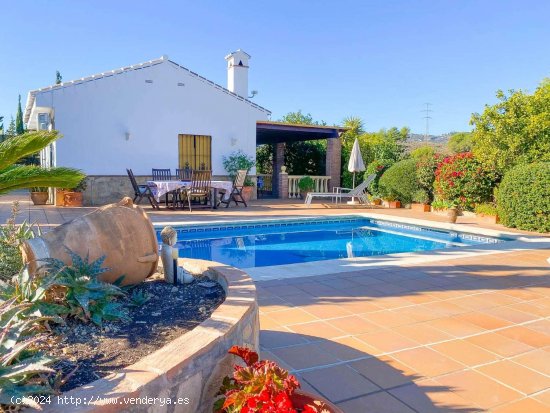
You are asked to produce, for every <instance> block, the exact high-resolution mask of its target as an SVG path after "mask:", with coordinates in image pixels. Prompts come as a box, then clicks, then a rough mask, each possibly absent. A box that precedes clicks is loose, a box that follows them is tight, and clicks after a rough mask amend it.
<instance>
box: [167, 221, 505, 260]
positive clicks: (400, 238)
mask: <svg viewBox="0 0 550 413" xmlns="http://www.w3.org/2000/svg"><path fill="white" fill-rule="evenodd" d="M175 229H176V230H177V232H178V243H177V245H176V246H177V248H179V255H180V257H186V258H198V259H204V260H211V261H217V262H221V263H224V264H228V265H232V266H235V267H239V268H252V267H265V266H273V265H284V264H296V263H304V262H312V261H323V260H332V259H339V258H354V257H368V256H374V255H385V254H393V253H401V252H414V251H428V250H437V249H442V248H455V247H461V246H466V245H476V244H488V243H498V242H502V241H504V239H501V238H492V237H487V236H480V235H474V234H469V233H462V232H453V231H445V230H440V229H434V228H427V227H420V226H415V225H409V224H401V223H395V222H390V221H384V220H379V219H372V218H363V217H338V218H315V219H284V220H269V221H256V222H235V223H221V224H220V223H217V224H202V225H198V224H197V225H185V226H177V227H175ZM160 230H161V228H158V229H157V235H158V234H159V233H160ZM159 239H160V237H159Z"/></svg>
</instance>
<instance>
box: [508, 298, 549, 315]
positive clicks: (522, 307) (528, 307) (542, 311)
mask: <svg viewBox="0 0 550 413" xmlns="http://www.w3.org/2000/svg"><path fill="white" fill-rule="evenodd" d="M508 307H510V308H513V309H514V310H519V311H524V312H526V313H530V314H534V315H536V316H538V317H548V314H549V311H548V309H547V308H544V307H541V306H539V305H537V304H536V302H535V301H529V302H523V303H518V304H512V305H509V306H508Z"/></svg>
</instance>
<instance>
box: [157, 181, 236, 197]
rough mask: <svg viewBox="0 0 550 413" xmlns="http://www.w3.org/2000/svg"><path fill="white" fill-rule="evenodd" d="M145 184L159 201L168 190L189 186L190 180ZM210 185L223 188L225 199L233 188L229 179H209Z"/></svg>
mask: <svg viewBox="0 0 550 413" xmlns="http://www.w3.org/2000/svg"><path fill="white" fill-rule="evenodd" d="M147 185H148V186H149V188H151V192H152V193H153V196H154V197H155V199H156V200H157V202H160V198H161V197H162V196H163V195H165V194H167V193H168V192H172V191H175V190H176V189H180V188H184V187H189V186H191V181H147ZM210 186H212V188H217V189H225V196H224V199H225V200H227V199H228V198H229V195H230V193H231V189H233V183H232V182H231V181H211V182H210Z"/></svg>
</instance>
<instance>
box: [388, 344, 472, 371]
mask: <svg viewBox="0 0 550 413" xmlns="http://www.w3.org/2000/svg"><path fill="white" fill-rule="evenodd" d="M392 357H393V358H395V359H397V360H398V361H400V362H402V363H403V364H406V365H408V366H410V367H412V368H413V370H415V371H417V372H418V373H419V374H421V375H422V376H424V377H435V376H440V375H442V374H446V373H451V372H453V371H457V370H462V369H464V368H465V366H464V365H463V364H461V363H459V362H457V361H455V360H453V359H451V358H449V357H447V356H444V355H443V354H441V353H438V352H437V351H434V350H432V349H429V348H415V349H411V350H405V351H400V352H398V353H394V354H392Z"/></svg>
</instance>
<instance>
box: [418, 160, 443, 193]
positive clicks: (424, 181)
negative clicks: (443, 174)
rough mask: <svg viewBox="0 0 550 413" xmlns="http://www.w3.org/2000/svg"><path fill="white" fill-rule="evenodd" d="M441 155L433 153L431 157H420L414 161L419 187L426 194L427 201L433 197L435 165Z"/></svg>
mask: <svg viewBox="0 0 550 413" xmlns="http://www.w3.org/2000/svg"><path fill="white" fill-rule="evenodd" d="M441 159H442V156H441V155H439V154H434V155H433V156H431V157H421V158H419V159H417V162H416V177H417V179H418V184H419V185H420V188H422V190H424V192H425V193H426V194H427V195H428V202H431V201H433V199H434V181H435V171H436V169H437V165H438V164H439V162H441Z"/></svg>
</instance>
